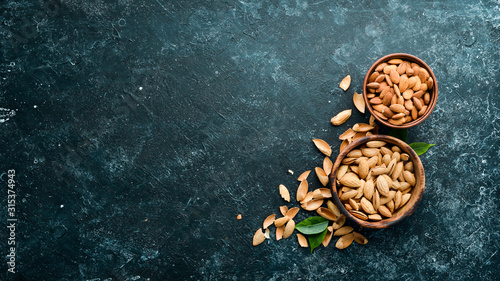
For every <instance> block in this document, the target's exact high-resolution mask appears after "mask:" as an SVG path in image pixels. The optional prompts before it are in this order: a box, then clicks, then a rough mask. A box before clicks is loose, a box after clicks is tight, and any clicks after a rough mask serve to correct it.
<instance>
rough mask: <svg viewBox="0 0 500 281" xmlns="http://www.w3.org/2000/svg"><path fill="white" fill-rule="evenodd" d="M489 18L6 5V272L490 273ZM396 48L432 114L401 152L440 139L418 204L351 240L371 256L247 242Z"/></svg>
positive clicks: (497, 11)
mask: <svg viewBox="0 0 500 281" xmlns="http://www.w3.org/2000/svg"><path fill="white" fill-rule="evenodd" d="M499 6H500V3H499V2H498V1H485V0H484V1H466V0H456V1H385V0H382V1H360V2H359V3H358V1H352V2H351V1H320V0H318V1H283V0H271V1H264V0H258V1H232V0H229V1H166V0H147V1H134V0H114V1H104V0H88V1H82V0H38V1H28V0H9V1H2V2H1V3H0V34H1V36H0V44H1V48H0V54H1V56H0V59H1V60H0V88H1V89H0V90H1V91H0V107H1V109H0V122H1V123H0V143H1V150H0V159H1V161H0V167H1V171H0V173H2V176H1V180H0V185H1V188H2V192H1V194H4V195H3V196H1V197H0V203H1V209H2V213H1V216H0V218H1V220H2V229H3V230H2V231H1V232H0V249H1V255H2V258H3V260H2V264H1V266H0V269H1V272H0V274H1V275H0V279H1V280H92V281H97V280H101V281H104V280H107V281H111V280H495V279H496V278H498V275H499V274H500V263H499V260H500V258H499V257H500V253H499V248H500V246H499V244H498V241H499V240H500V237H499V236H500V234H499V233H500V220H499V204H500V197H499V189H500V187H499V182H500V171H499V166H500V165H499V158H500V152H499V151H500V149H499V148H500V113H499V107H500V96H499V92H500V87H499V86H498V81H499V80H500V8H499ZM394 52H405V53H410V54H413V55H416V56H418V57H420V58H421V59H423V60H424V61H425V62H426V63H427V64H429V65H430V67H431V68H432V69H433V70H434V72H435V74H436V77H437V80H438V83H439V89H440V92H439V99H438V102H437V106H436V108H435V110H434V112H433V113H432V114H431V116H430V117H429V118H428V119H427V120H426V121H424V122H423V123H421V124H420V125H419V126H418V127H415V128H412V129H409V138H408V142H415V141H421V142H427V143H435V144H436V145H435V146H434V147H432V148H431V149H430V150H429V151H428V152H427V153H426V154H425V155H423V156H422V157H421V160H422V162H423V164H424V167H425V171H426V181H427V185H426V191H425V194H424V198H423V201H422V203H421V205H420V206H419V208H418V209H417V210H416V212H415V213H414V214H413V215H412V216H411V217H410V218H408V219H407V220H406V221H404V222H402V223H400V224H398V225H396V226H394V227H392V228H390V229H386V230H382V231H375V232H373V231H372V232H364V233H365V234H366V236H367V238H368V239H369V243H368V244H367V245H365V246H361V245H353V246H352V247H349V248H348V249H346V250H343V251H340V250H337V249H336V248H334V247H333V246H332V245H330V246H329V247H327V248H323V247H319V248H318V249H316V250H315V251H314V253H313V254H310V253H309V250H308V249H304V248H300V247H298V243H297V240H296V237H295V236H293V237H292V238H291V239H286V240H281V241H278V242H277V241H275V240H274V239H271V240H268V241H266V242H265V243H263V244H261V245H259V246H258V247H252V236H253V234H254V232H255V230H257V229H258V228H259V227H260V226H261V223H262V221H263V220H264V218H265V217H266V216H268V215H269V214H272V213H276V214H278V213H279V210H278V207H279V206H281V205H283V204H284V201H283V200H282V199H281V198H280V196H279V193H278V185H279V184H284V185H286V186H287V187H289V189H290V190H291V193H292V197H293V196H295V189H296V187H297V186H298V182H297V181H296V178H297V176H298V175H299V174H300V173H301V172H302V171H304V170H309V169H313V168H314V167H316V166H319V165H321V163H322V160H323V157H322V155H321V154H320V153H319V152H318V151H317V149H316V148H315V147H314V146H313V144H312V142H311V140H312V139H313V138H321V139H324V140H326V141H327V142H329V143H330V144H331V145H332V147H333V149H334V151H335V153H334V154H335V155H336V152H337V151H338V148H339V146H340V142H339V141H338V140H337V137H338V135H339V134H340V133H342V132H343V131H344V130H345V129H347V128H348V127H350V126H352V125H353V124H355V123H357V122H367V121H368V117H369V116H368V115H363V114H361V113H359V112H357V111H353V116H352V117H351V119H349V121H348V122H347V123H346V124H344V125H342V126H339V127H333V126H332V125H331V124H330V123H329V120H330V118H331V117H332V116H333V115H335V114H336V113H337V112H339V111H341V110H344V109H346V108H353V109H354V106H353V105H352V94H353V93H354V91H357V92H358V93H359V92H361V87H362V81H363V78H364V75H365V73H366V71H367V70H368V68H369V66H370V65H371V64H372V63H373V62H374V61H375V60H376V59H378V58H380V57H381V56H383V55H386V54H390V53H394ZM347 74H350V75H351V76H352V84H351V87H350V89H349V90H348V91H347V92H343V91H342V90H341V89H340V88H338V83H339V82H340V80H341V79H342V78H343V77H344V76H345V75H347ZM335 155H334V156H335ZM334 156H333V157H334ZM9 169H15V171H16V177H15V179H16V186H15V189H14V190H15V192H16V195H17V197H16V213H15V215H16V218H17V219H18V221H17V228H16V231H15V239H16V273H15V274H12V273H8V272H7V268H8V266H7V260H8V257H7V255H8V254H9V245H8V244H7V241H8V240H7V238H8V236H9V235H10V234H9V231H8V229H6V226H7V219H8V215H7V204H8V203H7V189H8V187H7V186H8V177H7V171H8V170H9ZM288 170H292V171H294V172H295V174H294V175H291V174H290V173H288ZM309 184H310V188H317V187H320V183H319V181H318V180H317V179H315V178H314V177H310V180H309ZM287 205H288V206H290V207H292V206H298V204H297V203H294V202H291V203H289V204H287ZM237 214H242V216H243V219H242V220H236V215H237ZM312 214H313V213H310V212H305V211H301V212H299V214H298V216H297V219H296V220H297V221H300V220H302V219H304V218H306V217H308V216H310V215H312ZM271 238H274V234H273V233H272V234H271Z"/></svg>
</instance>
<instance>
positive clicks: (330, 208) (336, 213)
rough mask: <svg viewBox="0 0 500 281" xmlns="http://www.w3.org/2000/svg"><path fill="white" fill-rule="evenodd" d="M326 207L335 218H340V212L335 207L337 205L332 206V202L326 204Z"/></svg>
mask: <svg viewBox="0 0 500 281" xmlns="http://www.w3.org/2000/svg"><path fill="white" fill-rule="evenodd" d="M326 205H327V206H328V209H329V210H330V211H332V212H333V214H334V215H335V216H336V217H340V210H339V208H338V207H337V205H335V204H333V202H332V201H328V202H326Z"/></svg>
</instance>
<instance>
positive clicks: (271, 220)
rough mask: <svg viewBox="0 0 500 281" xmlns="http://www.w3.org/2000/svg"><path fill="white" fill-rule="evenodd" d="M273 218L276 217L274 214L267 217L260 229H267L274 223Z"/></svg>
mask: <svg viewBox="0 0 500 281" xmlns="http://www.w3.org/2000/svg"><path fill="white" fill-rule="evenodd" d="M275 217H276V215H275V214H272V215H270V216H268V217H267V218H266V219H265V220H264V223H263V226H262V228H263V229H266V228H268V227H269V226H270V225H271V224H273V223H274V218H275Z"/></svg>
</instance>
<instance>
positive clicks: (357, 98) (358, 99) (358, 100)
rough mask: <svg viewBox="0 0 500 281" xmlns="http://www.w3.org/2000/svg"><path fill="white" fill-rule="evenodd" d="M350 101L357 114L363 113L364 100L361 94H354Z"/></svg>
mask: <svg viewBox="0 0 500 281" xmlns="http://www.w3.org/2000/svg"><path fill="white" fill-rule="evenodd" d="M352 101H353V102H354V106H356V108H357V109H358V110H359V112H361V113H365V99H364V98H363V95H362V94H358V93H356V92H354V95H353V96H352Z"/></svg>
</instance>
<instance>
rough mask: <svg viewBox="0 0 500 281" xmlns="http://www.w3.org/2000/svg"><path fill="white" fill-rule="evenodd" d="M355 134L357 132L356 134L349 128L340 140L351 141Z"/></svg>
mask: <svg viewBox="0 0 500 281" xmlns="http://www.w3.org/2000/svg"><path fill="white" fill-rule="evenodd" d="M355 134H356V132H354V131H353V130H352V129H351V128H349V129H347V131H345V132H344V133H342V134H341V135H340V136H339V140H347V139H351V138H352V137H354V135H355Z"/></svg>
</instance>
